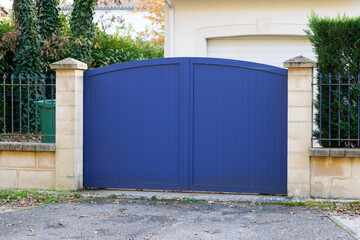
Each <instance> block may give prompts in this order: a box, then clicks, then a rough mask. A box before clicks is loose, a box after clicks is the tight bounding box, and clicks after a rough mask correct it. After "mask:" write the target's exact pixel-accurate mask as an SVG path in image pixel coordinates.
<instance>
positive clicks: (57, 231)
mask: <svg viewBox="0 0 360 240" xmlns="http://www.w3.org/2000/svg"><path fill="white" fill-rule="evenodd" d="M0 233H1V234H0V239H6V240H9V239H180V240H183V239H188V240H190V239H354V238H352V237H351V236H350V235H349V234H348V233H347V232H346V231H344V230H343V229H342V228H340V227H338V226H336V224H335V223H333V222H332V221H331V220H330V219H328V217H326V216H324V215H322V214H321V213H319V212H317V211H316V210H314V209H311V208H308V207H291V206H286V205H276V204H261V205H259V204H255V203H230V202H213V201H210V202H207V201H196V202H191V201H190V202H186V201H185V202H183V201H157V200H133V199H107V198H103V199H97V200H88V201H82V202H77V203H62V204H53V205H48V206H43V207H38V208H32V209H26V210H20V211H12V212H6V213H2V214H0Z"/></svg>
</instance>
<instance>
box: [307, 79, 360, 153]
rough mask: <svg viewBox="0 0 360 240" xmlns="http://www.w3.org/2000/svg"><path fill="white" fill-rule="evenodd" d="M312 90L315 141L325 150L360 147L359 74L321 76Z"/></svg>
mask: <svg viewBox="0 0 360 240" xmlns="http://www.w3.org/2000/svg"><path fill="white" fill-rule="evenodd" d="M313 86H314V89H315V92H316V97H315V100H314V103H313V106H314V122H315V128H314V129H315V130H314V133H313V140H315V141H316V142H317V143H318V144H319V145H320V146H322V147H347V148H354V147H360V74H350V73H349V74H347V75H345V76H343V75H341V74H337V75H332V74H319V75H318V78H317V81H316V83H313Z"/></svg>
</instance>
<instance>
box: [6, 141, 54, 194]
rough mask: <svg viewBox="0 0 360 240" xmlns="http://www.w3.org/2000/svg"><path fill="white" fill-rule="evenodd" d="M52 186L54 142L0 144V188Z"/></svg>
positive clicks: (45, 187) (43, 187)
mask: <svg viewBox="0 0 360 240" xmlns="http://www.w3.org/2000/svg"><path fill="white" fill-rule="evenodd" d="M15 149H17V150H15ZM36 149H38V150H36ZM54 187H55V145H54V144H22V143H11V144H9V143H1V144H0V189H17V188H19V189H33V188H36V189H50V188H54Z"/></svg>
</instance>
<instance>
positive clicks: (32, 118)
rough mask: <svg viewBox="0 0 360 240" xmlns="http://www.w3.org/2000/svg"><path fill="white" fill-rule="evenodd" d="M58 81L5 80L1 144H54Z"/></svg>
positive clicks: (1, 92) (47, 78) (2, 85)
mask: <svg viewBox="0 0 360 240" xmlns="http://www.w3.org/2000/svg"><path fill="white" fill-rule="evenodd" d="M55 88H56V84H55V77H54V76H53V75H51V76H46V75H43V76H41V77H39V76H37V75H35V76H33V77H32V76H29V75H28V76H26V77H25V76H21V75H19V76H15V75H11V76H6V75H3V76H2V81H0V99H1V100H2V103H0V141H34V142H55V136H56V129H55V106H56V99H55V90H56V89H55Z"/></svg>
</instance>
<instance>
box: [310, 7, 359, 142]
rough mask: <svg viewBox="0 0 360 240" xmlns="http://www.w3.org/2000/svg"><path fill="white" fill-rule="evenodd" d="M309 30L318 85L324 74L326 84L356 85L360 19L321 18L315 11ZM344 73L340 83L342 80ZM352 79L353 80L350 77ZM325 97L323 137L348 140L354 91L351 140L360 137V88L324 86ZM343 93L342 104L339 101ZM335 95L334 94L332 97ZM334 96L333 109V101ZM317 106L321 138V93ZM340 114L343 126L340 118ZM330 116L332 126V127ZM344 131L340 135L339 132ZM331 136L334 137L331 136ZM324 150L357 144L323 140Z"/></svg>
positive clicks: (323, 80) (315, 103)
mask: <svg viewBox="0 0 360 240" xmlns="http://www.w3.org/2000/svg"><path fill="white" fill-rule="evenodd" d="M308 26H309V30H307V31H305V32H306V33H307V36H308V38H309V40H310V41H311V43H312V45H313V47H314V50H315V53H316V55H317V61H318V69H317V70H318V76H317V82H318V83H320V73H321V74H322V75H323V77H322V83H325V84H327V83H329V82H330V79H329V74H331V75H332V77H331V82H332V83H339V81H341V82H342V83H344V82H351V83H356V82H357V81H358V79H357V76H358V74H359V72H360V17H353V18H352V17H348V16H346V15H344V16H338V17H336V18H329V17H323V18H321V17H319V16H318V15H317V14H315V13H314V12H313V13H312V15H311V17H310V18H309V25H308ZM339 74H340V76H341V77H340V80H339ZM348 76H349V77H348ZM321 90H322V94H321V126H322V127H321V137H322V138H329V137H330V136H331V138H342V139H347V138H348V136H349V130H348V112H349V111H348V106H349V104H348V103H349V102H348V94H349V92H350V118H351V119H350V138H352V139H356V138H357V137H358V136H357V134H358V113H357V112H358V109H357V108H358V96H359V94H360V89H359V88H358V87H357V86H352V87H350V91H349V88H348V86H344V87H340V88H339V87H337V86H332V88H331V92H330V89H329V87H328V86H323V87H322V89H321ZM339 90H340V101H339ZM330 94H331V95H330ZM330 96H331V109H329V101H330V100H329V98H330ZM314 106H315V108H316V110H317V112H316V114H315V123H316V125H317V127H318V128H319V129H318V130H315V131H314V136H315V137H317V138H319V137H320V94H317V97H316V100H315V101H314ZM339 114H340V124H338V116H339ZM329 116H331V124H330V128H329ZM339 129H340V135H339V134H338V130H339ZM330 134H331V135H330ZM320 144H321V145H322V146H323V147H354V146H357V143H356V142H353V143H350V145H349V144H348V141H346V140H345V141H340V142H338V141H332V142H331V143H329V141H321V142H320Z"/></svg>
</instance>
